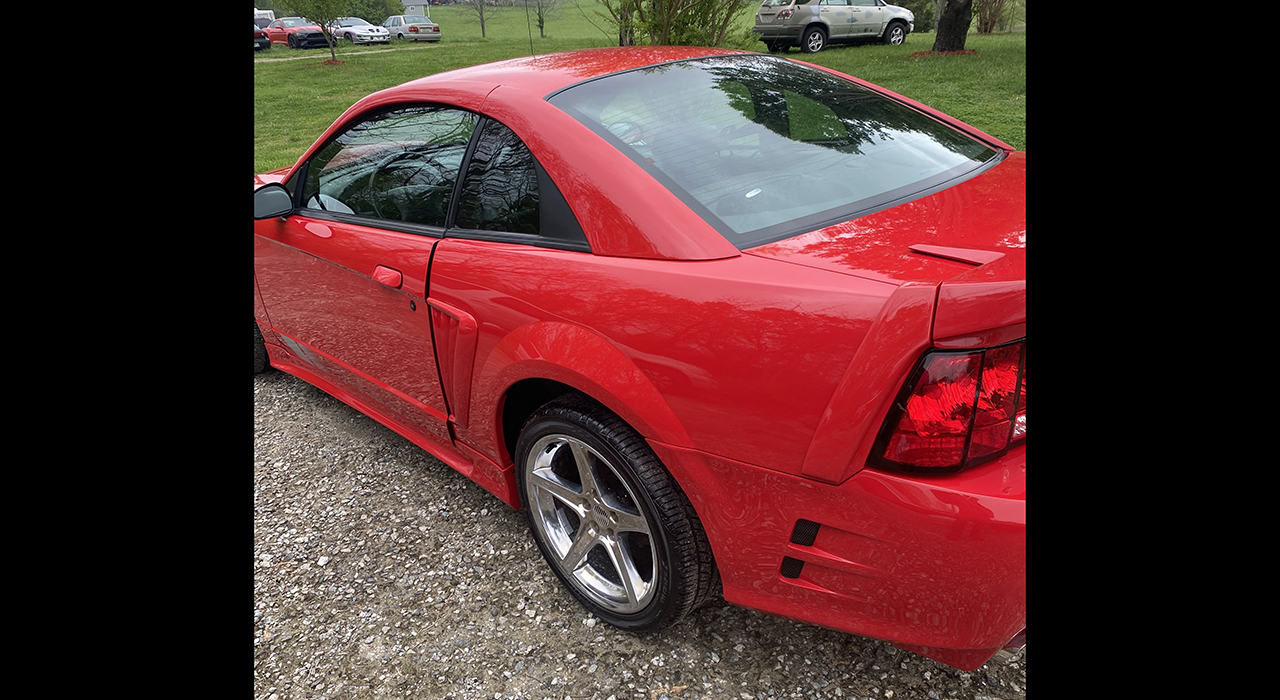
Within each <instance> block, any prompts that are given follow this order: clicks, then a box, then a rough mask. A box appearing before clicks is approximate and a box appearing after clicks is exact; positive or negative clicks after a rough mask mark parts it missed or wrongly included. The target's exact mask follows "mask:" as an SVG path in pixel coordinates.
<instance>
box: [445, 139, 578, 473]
mask: <svg viewBox="0 0 1280 700" xmlns="http://www.w3.org/2000/svg"><path fill="white" fill-rule="evenodd" d="M451 223H452V225H451V227H450V228H449V230H448V231H447V232H446V233H445V239H444V240H443V241H442V242H441V243H440V244H439V245H438V246H437V248H436V253H435V256H434V257H433V259H432V267H431V293H430V298H429V299H428V302H429V303H430V305H431V314H432V321H433V323H434V324H435V337H436V341H437V344H436V354H437V356H438V357H439V364H440V376H441V379H442V381H443V383H444V393H445V396H446V399H447V401H448V404H449V412H450V416H451V419H452V420H453V422H454V425H455V427H456V428H457V429H458V430H457V433H456V434H457V436H458V439H459V440H460V441H467V440H468V439H469V433H468V431H469V430H470V429H471V419H472V411H471V409H470V407H471V405H472V404H473V403H474V402H475V401H481V400H485V401H490V402H492V400H493V397H492V396H480V397H473V396H472V381H473V376H474V373H475V372H476V371H478V369H479V367H480V366H481V364H482V363H483V362H484V355H483V352H482V351H481V349H482V348H485V347H488V348H491V347H492V343H493V342H495V341H496V340H498V339H499V337H500V334H499V336H492V335H491V337H489V338H488V339H487V340H488V345H486V344H485V339H482V338H481V337H480V336H481V335H482V334H484V333H485V332H486V331H487V332H489V333H490V334H493V333H494V332H495V331H494V329H498V328H507V329H510V328H512V327H518V326H520V325H522V324H524V323H529V322H533V321H535V320H537V318H536V315H537V312H536V311H535V310H532V309H529V308H525V307H523V306H521V305H519V304H516V305H514V306H512V305H511V300H510V299H509V298H507V297H506V295H505V294H504V293H503V292H501V291H499V290H500V289H507V288H509V287H510V286H516V287H519V286H521V285H531V286H534V287H536V286H537V285H538V284H539V282H540V280H541V279H542V278H543V276H544V275H546V274H549V271H552V270H565V271H566V272H567V271H568V270H572V269H574V267H575V266H576V265H581V264H583V258H584V257H585V259H586V260H590V259H591V258H592V256H591V253H590V251H591V248H590V245H589V244H588V243H587V238H586V235H585V234H584V233H583V231H582V227H581V226H580V225H579V224H578V221H577V219H576V217H575V216H574V214H573V211H572V209H571V208H570V207H569V205H568V203H567V202H566V201H565V199H564V196H563V195H562V194H561V193H560V191H559V189H558V188H557V187H556V185H555V183H554V182H553V181H552V180H551V178H550V177H549V176H548V175H547V173H546V171H545V170H543V168H542V166H541V164H539V163H538V161H537V159H536V158H535V157H534V156H533V154H532V153H531V152H530V150H529V148H528V147H527V146H525V144H524V142H523V141H522V140H521V139H520V138H519V136H517V135H516V134H515V132H513V131H512V130H511V129H510V128H508V127H507V126H505V125H504V124H502V123H501V122H498V121H495V120H492V119H484V120H483V122H482V124H481V126H480V132H479V134H478V135H477V137H476V142H475V146H474V147H473V151H472V154H471V156H470V158H469V160H468V163H467V166H466V172H465V174H464V178H463V180H462V183H461V185H460V187H459V190H458V198H457V205H456V212H455V214H454V219H453V221H452V222H451ZM569 260H575V261H576V262H574V263H572V264H571V263H569V262H568V261H569ZM473 398H474V401H473ZM482 433H483V431H482ZM481 442H483V439H482V438H480V439H477V440H476V442H475V443H473V444H480V443H481ZM490 457H491V458H494V459H496V458H497V455H493V454H491V455H490Z"/></svg>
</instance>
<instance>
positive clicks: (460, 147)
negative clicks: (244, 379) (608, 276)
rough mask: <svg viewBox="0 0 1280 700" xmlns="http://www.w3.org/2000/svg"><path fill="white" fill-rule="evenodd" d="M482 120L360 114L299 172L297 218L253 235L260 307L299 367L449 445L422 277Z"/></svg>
mask: <svg viewBox="0 0 1280 700" xmlns="http://www.w3.org/2000/svg"><path fill="white" fill-rule="evenodd" d="M477 121H478V117H477V116H476V115H474V114H472V113H470V112H466V111H463V110H458V109H452V108H447V107H443V106H414V107H404V108H399V109H394V110H391V111H383V112H379V113H375V114H370V115H364V116H362V117H360V118H358V119H357V120H355V121H354V122H353V124H352V126H350V127H349V128H347V129H345V130H343V131H342V132H341V133H340V134H339V135H338V136H337V137H335V138H334V139H332V140H331V141H330V142H329V143H327V144H326V145H325V146H324V147H322V148H320V149H318V150H317V151H316V152H315V154H314V155H313V156H312V157H311V158H310V159H309V161H308V162H307V163H305V164H304V165H303V167H302V168H300V169H299V170H298V172H297V173H295V175H294V178H293V179H291V181H290V183H289V187H290V189H291V191H292V192H293V193H294V203H295V207H296V208H295V210H294V213H293V214H292V215H290V216H289V217H287V218H286V219H285V220H280V219H269V220H264V221H259V222H258V223H257V226H256V228H255V233H256V234H257V235H256V236H255V250H254V258H255V273H256V276H257V278H258V284H259V291H260V293H261V297H262V301H263V303H264V305H265V307H266V311H267V314H268V316H269V317H270V319H271V323H272V325H273V326H274V327H275V330H276V331H278V332H279V333H281V334H283V336H284V339H283V342H284V343H285V345H286V346H288V348H289V349H290V350H291V351H292V352H293V354H294V355H295V356H296V357H297V358H298V361H299V362H302V363H305V364H306V365H307V369H309V370H310V371H313V372H315V373H316V374H318V375H320V376H322V377H323V378H324V379H326V380H328V381H330V382H333V383H335V384H337V385H339V386H340V387H342V388H344V389H346V390H348V391H351V392H352V393H354V394H356V395H357V396H358V398H359V399H360V400H362V401H365V402H366V403H370V404H372V407H373V409H374V410H375V411H378V412H380V413H382V414H384V415H386V416H388V417H390V418H391V419H392V420H394V421H396V422H398V423H400V424H401V425H403V426H406V427H408V428H409V429H411V430H414V431H415V432H418V433H420V434H423V435H424V436H429V437H432V438H434V439H436V440H439V441H441V442H443V443H446V444H448V443H449V442H450V441H451V436H450V433H449V429H448V427H447V416H448V408H447V405H446V403H445V398H444V394H443V392H442V390H441V385H440V378H439V374H438V371H437V366H436V359H435V349H434V345H433V341H432V334H431V320H430V319H431V315H430V312H429V311H428V307H427V304H426V303H425V302H426V299H427V296H428V294H429V289H428V287H427V273H428V267H429V265H430V262H431V255H432V252H433V249H434V248H435V246H436V244H437V243H438V242H439V241H440V239H441V237H442V236H443V234H444V229H445V226H446V221H447V216H448V212H449V207H450V204H451V202H452V200H453V197H454V190H455V187H456V183H457V178H458V173H459V171H460V169H461V165H462V161H463V156H464V154H465V152H466V149H467V145H468V144H469V143H470V141H471V138H472V134H473V132H474V130H475V127H476V124H477Z"/></svg>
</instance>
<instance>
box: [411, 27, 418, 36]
mask: <svg viewBox="0 0 1280 700" xmlns="http://www.w3.org/2000/svg"><path fill="white" fill-rule="evenodd" d="M409 33H410V34H417V33H418V28H417V27H409Z"/></svg>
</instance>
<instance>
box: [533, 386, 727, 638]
mask: <svg viewBox="0 0 1280 700" xmlns="http://www.w3.org/2000/svg"><path fill="white" fill-rule="evenodd" d="M512 457H513V459H514V461H515V464H516V481H517V484H518V486H519V489H520V499H521V500H522V501H523V506H524V508H525V511H526V513H527V514H528V517H529V528H530V530H531V531H532V533H533V539H534V542H535V543H536V544H537V545H538V550H539V551H541V552H542V556H543V558H545V559H546V560H547V563H548V564H550V566H551V569H552V571H554V572H555V574H556V577H557V578H559V579H560V581H561V582H562V583H564V585H565V586H566V587H567V588H568V589H569V592H570V593H572V594H573V596H574V598H576V599H577V600H578V602H579V603H581V604H582V605H583V607H585V608H587V609H588V610H590V611H591V612H592V613H594V614H595V615H596V616H597V617H599V618H600V619H601V620H604V621H605V622H608V623H609V624H612V625H615V626H617V627H621V628H624V629H631V630H655V629H661V628H664V627H667V626H669V625H672V624H674V623H675V622H677V621H679V620H680V619H681V618H683V617H684V616H685V615H688V614H689V613H690V612H692V611H693V610H694V609H696V608H697V607H698V606H699V605H701V604H702V603H703V602H705V601H706V600H708V599H709V598H710V597H711V596H712V595H713V593H714V591H715V589H716V588H717V587H718V583H717V582H718V576H717V575H716V568H715V559H714V558H713V557H712V554H711V546H710V544H708V542H707V536H706V533H705V532H704V531H703V529H702V522H701V521H700V520H699V519H698V515H697V513H696V512H695V511H694V509H693V506H692V505H691V504H690V502H689V499H688V498H687V497H686V496H685V494H684V492H683V491H682V490H681V489H680V486H679V485H678V484H677V483H676V481H675V479H674V478H673V477H672V476H671V474H670V473H669V472H668V471H667V470H666V468H665V466H664V465H663V464H662V462H661V461H660V460H659V459H658V457H657V455H655V454H654V453H653V450H652V449H651V448H650V447H649V445H648V443H647V442H646V441H645V439H644V438H643V437H641V436H640V434H639V433H637V432H636V431H635V430H634V429H633V428H632V427H631V426H629V425H627V423H626V422H625V421H623V420H622V419H621V418H619V417H618V416H617V415H616V414H614V413H612V412H611V411H609V410H608V409H607V408H605V407H604V406H601V405H600V404H599V403H596V402H595V401H593V400H591V399H589V398H587V397H585V396H582V395H579V394H567V395H564V396H561V397H560V398H558V399H555V400H553V401H550V402H549V403H547V404H546V405H544V406H542V407H541V408H539V409H538V410H536V411H534V412H533V415H531V416H530V417H529V418H528V420H526V421H525V423H524V427H523V428H522V429H521V430H520V435H519V437H518V439H517V441H516V445H515V451H514V453H513V455H512Z"/></svg>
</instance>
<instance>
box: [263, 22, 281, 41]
mask: <svg viewBox="0 0 1280 700" xmlns="http://www.w3.org/2000/svg"><path fill="white" fill-rule="evenodd" d="M267 38H268V39H270V40H271V43H273V44H283V43H285V36H284V23H283V22H281V21H280V20H276V21H274V22H272V23H271V24H270V25H268V26H267Z"/></svg>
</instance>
